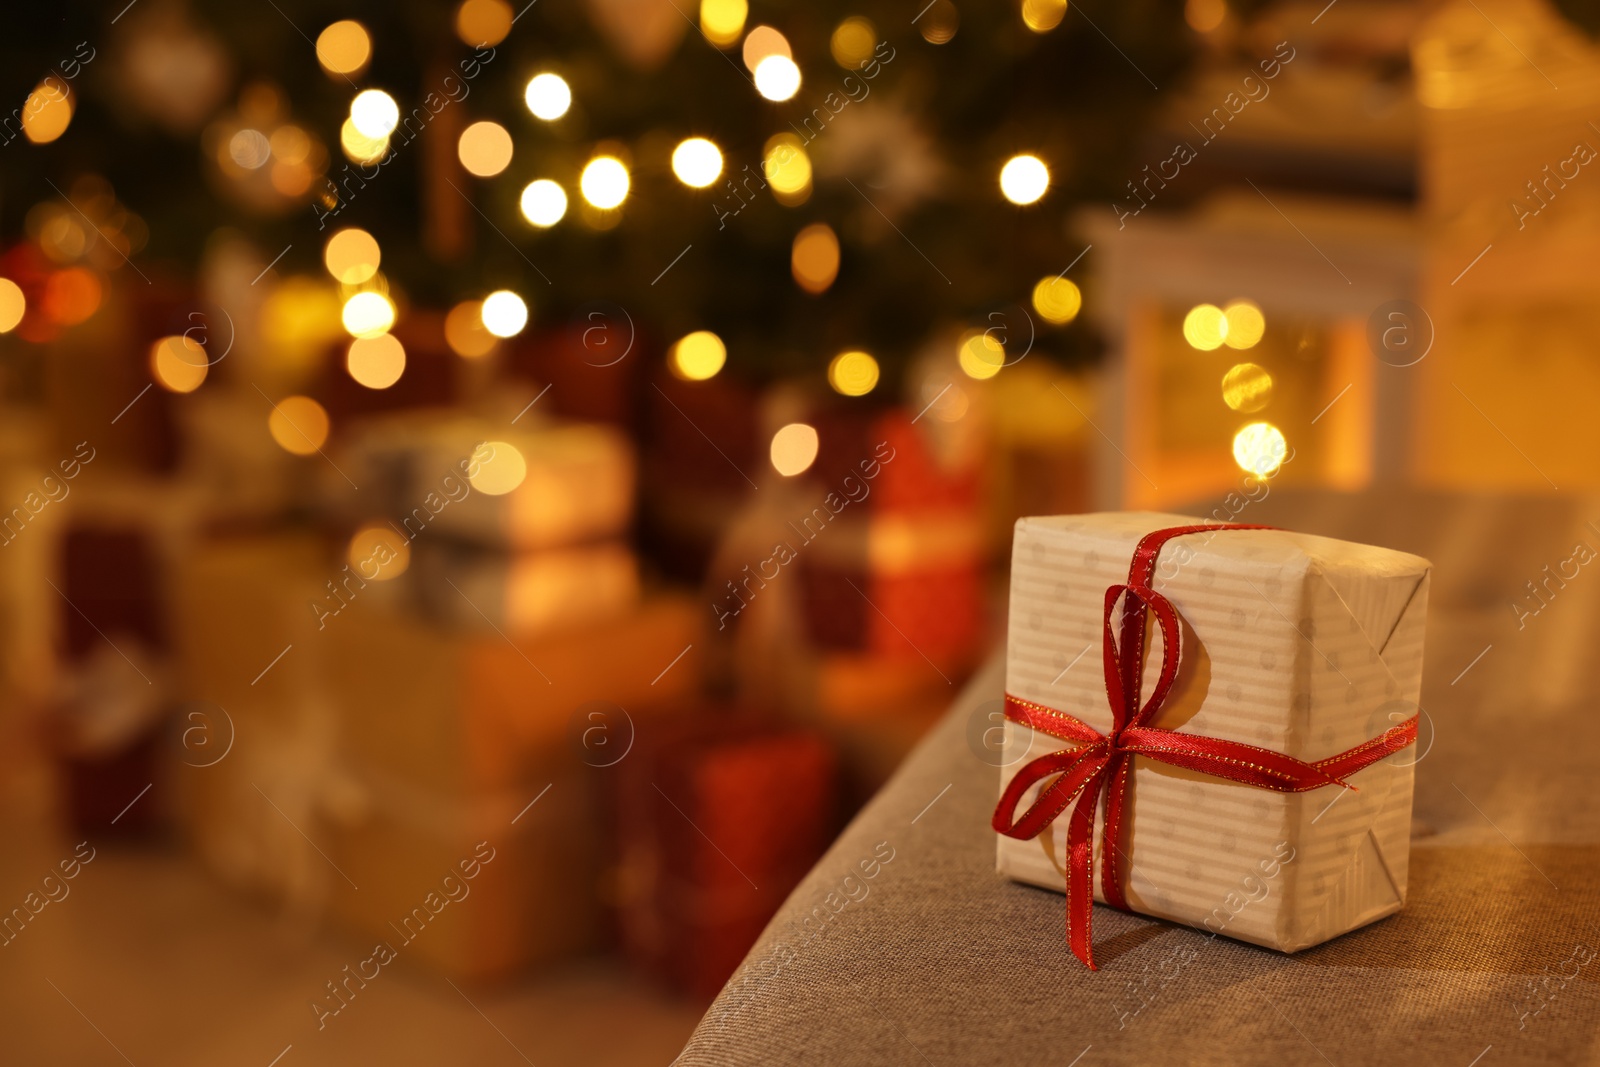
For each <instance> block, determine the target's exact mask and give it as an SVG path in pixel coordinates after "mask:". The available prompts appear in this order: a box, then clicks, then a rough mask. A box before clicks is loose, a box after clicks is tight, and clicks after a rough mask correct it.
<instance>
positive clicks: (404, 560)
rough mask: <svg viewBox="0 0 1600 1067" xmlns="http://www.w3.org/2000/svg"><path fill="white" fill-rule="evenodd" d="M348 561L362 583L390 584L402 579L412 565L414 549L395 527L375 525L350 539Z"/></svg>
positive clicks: (365, 528)
mask: <svg viewBox="0 0 1600 1067" xmlns="http://www.w3.org/2000/svg"><path fill="white" fill-rule="evenodd" d="M345 558H346V559H348V560H349V561H350V566H351V568H352V569H353V570H354V571H355V572H356V574H357V575H358V576H359V577H360V578H362V579H363V580H365V581H369V582H387V581H388V580H389V579H391V578H398V577H400V576H401V575H402V574H404V573H405V572H406V568H407V567H409V566H410V565H411V545H410V544H408V543H407V539H406V538H405V537H402V536H401V535H400V531H398V530H396V529H395V528H394V527H393V526H389V525H387V524H373V525H371V526H363V527H362V528H361V529H359V530H357V531H356V532H355V536H354V537H352V538H350V547H349V548H348V549H347V550H346V552H345Z"/></svg>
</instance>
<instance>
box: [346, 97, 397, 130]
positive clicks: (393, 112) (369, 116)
mask: <svg viewBox="0 0 1600 1067" xmlns="http://www.w3.org/2000/svg"><path fill="white" fill-rule="evenodd" d="M350 121H351V122H352V123H353V124H354V125H355V128H356V132H357V133H359V134H361V136H363V137H368V138H371V139H373V140H377V139H378V138H380V137H388V136H389V135H390V134H391V133H393V132H394V128H395V127H396V126H398V125H400V105H399V104H397V103H395V102H394V97H392V96H390V95H389V94H388V93H386V92H384V91H383V90H382V89H367V90H365V91H364V92H360V93H357V94H356V98H355V99H354V100H352V101H350Z"/></svg>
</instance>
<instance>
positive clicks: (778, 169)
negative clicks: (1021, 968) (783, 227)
mask: <svg viewBox="0 0 1600 1067" xmlns="http://www.w3.org/2000/svg"><path fill="white" fill-rule="evenodd" d="M761 170H762V172H763V173H764V174H765V175H766V176H767V184H768V185H770V186H771V187H772V195H773V196H774V197H776V198H777V200H778V203H780V204H787V205H789V206H790V207H794V206H795V205H796V204H803V203H805V202H806V198H807V197H809V196H810V195H811V157H810V156H808V155H806V150H805V146H804V145H803V144H802V143H801V141H800V138H798V137H796V136H795V135H794V134H792V133H780V134H776V135H774V136H772V137H770V138H768V139H767V143H766V147H765V148H763V149H762V153H761Z"/></svg>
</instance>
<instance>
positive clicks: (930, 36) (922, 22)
mask: <svg viewBox="0 0 1600 1067" xmlns="http://www.w3.org/2000/svg"><path fill="white" fill-rule="evenodd" d="M960 28H961V12H960V11H958V10H957V9H956V5H954V4H952V3H951V2H950V0H933V3H931V4H929V5H928V7H927V9H926V10H925V11H923V12H922V14H921V15H920V16H919V17H918V18H917V29H918V30H919V31H920V32H921V33H922V39H923V40H924V41H927V42H928V43H929V44H949V43H950V42H951V41H952V40H954V39H955V35H956V30H958V29H960Z"/></svg>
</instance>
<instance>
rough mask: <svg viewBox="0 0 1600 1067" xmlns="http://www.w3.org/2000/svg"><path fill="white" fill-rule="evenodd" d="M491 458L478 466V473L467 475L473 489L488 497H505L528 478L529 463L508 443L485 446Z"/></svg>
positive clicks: (489, 443) (491, 443)
mask: <svg viewBox="0 0 1600 1067" xmlns="http://www.w3.org/2000/svg"><path fill="white" fill-rule="evenodd" d="M483 450H484V451H486V452H488V453H489V458H488V459H486V460H484V461H483V462H481V463H479V464H478V473H476V474H469V475H467V481H469V482H471V483H472V488H474V489H476V490H477V491H478V492H480V493H483V494H485V495H487V496H504V495H505V494H507V493H509V492H511V491H512V490H513V489H515V488H516V487H517V486H519V485H521V484H522V480H523V479H524V478H526V477H527V476H528V461H527V460H525V459H523V458H522V453H521V452H519V451H517V449H516V448H515V447H514V446H512V445H511V444H510V443H509V442H506V441H489V442H487V443H486V444H485V445H484V446H483Z"/></svg>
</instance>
